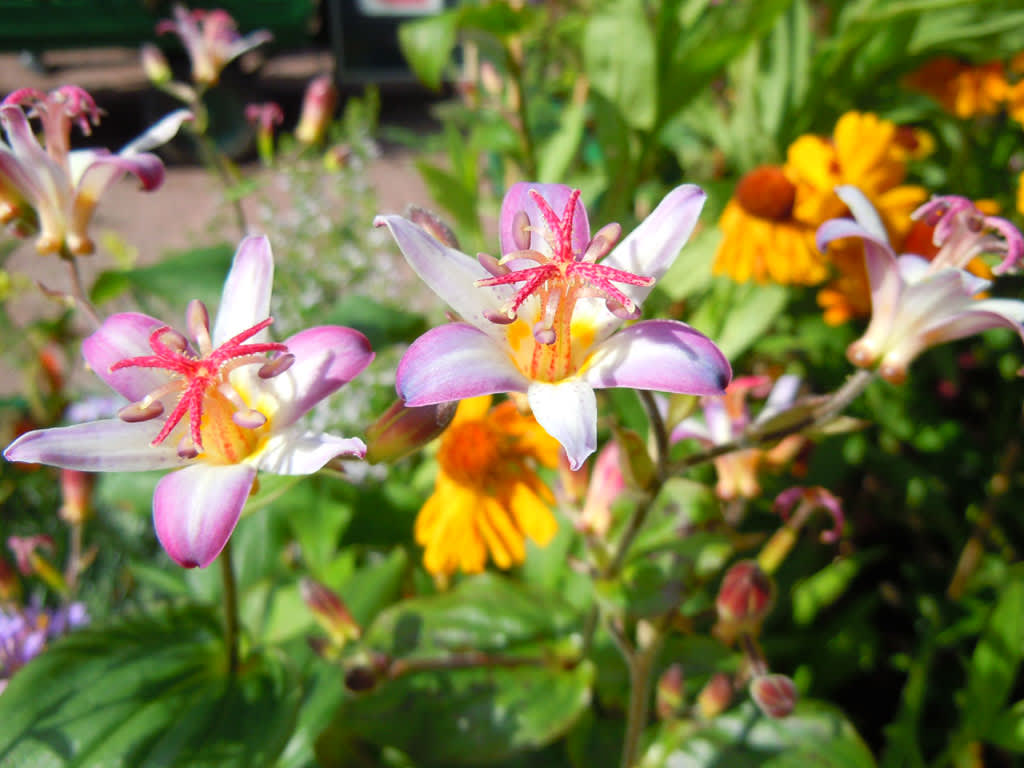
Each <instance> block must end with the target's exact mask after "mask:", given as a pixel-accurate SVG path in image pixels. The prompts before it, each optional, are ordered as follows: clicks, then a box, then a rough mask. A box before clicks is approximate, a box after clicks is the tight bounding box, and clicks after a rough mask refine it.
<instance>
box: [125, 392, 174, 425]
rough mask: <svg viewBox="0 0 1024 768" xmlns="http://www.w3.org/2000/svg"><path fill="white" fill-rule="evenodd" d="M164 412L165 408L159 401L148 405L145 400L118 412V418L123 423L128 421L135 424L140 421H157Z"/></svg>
mask: <svg viewBox="0 0 1024 768" xmlns="http://www.w3.org/2000/svg"><path fill="white" fill-rule="evenodd" d="M147 399H148V398H147ZM163 412H164V406H163V404H162V403H161V402H160V401H159V400H154V401H152V402H149V403H147V402H146V399H143V400H140V401H139V402H137V403H131V404H129V405H126V406H125V407H124V408H122V409H121V410H120V411H118V412H117V418H119V419H121V421H127V422H128V423H129V424H134V423H135V422H139V421H149V420H150V419H155V418H156V417H157V416H159V415H160V414H162V413H163Z"/></svg>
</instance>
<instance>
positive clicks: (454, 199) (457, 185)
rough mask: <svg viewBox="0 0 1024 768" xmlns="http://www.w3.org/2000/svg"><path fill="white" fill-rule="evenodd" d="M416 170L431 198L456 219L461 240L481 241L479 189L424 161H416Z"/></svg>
mask: <svg viewBox="0 0 1024 768" xmlns="http://www.w3.org/2000/svg"><path fill="white" fill-rule="evenodd" d="M416 169H417V170H418V171H419V172H420V176H422V177H423V181H424V183H425V184H426V185H427V189H429V190H430V196H431V197H432V198H434V200H436V201H437V204H438V205H440V206H441V207H442V208H444V209H445V210H446V211H448V213H450V214H451V215H452V216H453V217H454V218H455V227H456V231H457V232H458V233H459V239H460V240H462V239H463V238H470V237H472V238H473V239H475V240H479V239H481V237H482V235H481V234H480V233H481V230H480V219H479V217H478V215H477V199H478V197H479V193H478V191H477V189H476V188H475V187H473V188H469V187H467V186H466V185H465V184H464V183H463V182H462V181H461V180H460V178H459V177H458V176H456V175H454V174H452V173H448V172H447V171H443V170H441V169H440V168H437V167H435V166H433V165H430V163H427V162H426V161H424V160H417V161H416Z"/></svg>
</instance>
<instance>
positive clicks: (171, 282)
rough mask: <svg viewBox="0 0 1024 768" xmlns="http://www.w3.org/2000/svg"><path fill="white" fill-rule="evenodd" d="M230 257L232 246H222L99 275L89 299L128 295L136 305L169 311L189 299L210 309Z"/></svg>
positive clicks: (186, 252)
mask: <svg viewBox="0 0 1024 768" xmlns="http://www.w3.org/2000/svg"><path fill="white" fill-rule="evenodd" d="M234 253H235V248H234V246H232V245H228V244H227V243H225V244H223V245H215V246H211V247H209V248H196V249H193V250H188V251H174V252H172V253H169V254H167V256H166V257H165V258H163V259H161V260H160V261H159V262H158V263H156V264H153V265H151V266H148V267H139V268H137V269H128V270H120V271H118V270H111V271H107V272H102V273H100V275H99V277H97V278H96V282H95V283H94V284H93V287H92V290H91V291H90V298H91V299H92V301H93V302H94V303H96V304H102V303H103V302H105V301H109V300H110V299H114V298H117V297H118V296H120V295H121V294H123V293H125V292H128V291H130V292H131V293H132V294H133V295H134V296H135V297H136V298H137V299H138V300H139V301H140V302H143V303H147V302H150V301H152V300H153V299H159V300H162V301H163V302H165V303H166V304H167V305H168V306H170V307H181V311H184V307H185V305H186V304H188V302H189V301H190V300H192V299H200V300H202V301H203V302H205V303H206V304H207V305H209V306H210V307H211V308H213V307H216V306H217V304H218V302H219V301H220V294H221V288H222V287H223V285H224V278H225V277H226V276H227V273H228V269H229V268H230V266H231V259H232V257H233V256H234Z"/></svg>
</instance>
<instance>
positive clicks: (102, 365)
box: [82, 312, 168, 402]
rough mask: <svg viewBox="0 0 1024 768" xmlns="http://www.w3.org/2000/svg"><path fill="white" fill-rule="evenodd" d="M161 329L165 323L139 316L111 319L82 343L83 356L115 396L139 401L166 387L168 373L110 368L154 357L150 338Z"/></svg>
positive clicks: (134, 313) (126, 314)
mask: <svg viewBox="0 0 1024 768" xmlns="http://www.w3.org/2000/svg"><path fill="white" fill-rule="evenodd" d="M163 325H166V323H164V322H163V321H161V320H157V319H156V318H155V317H150V316H149V315H143V314H141V313H139V312H122V313H120V314H117V315H111V316H110V317H108V318H107V319H106V320H104V321H103V325H101V326H100V327H99V329H98V330H97V331H95V332H94V333H93V334H92V335H90V336H89V337H88V338H86V339H85V341H83V342H82V356H83V357H85V361H86V362H87V363H88V364H89V367H90V368H92V369H93V371H95V373H96V375H97V376H99V377H100V378H101V379H103V381H105V382H106V383H107V385H109V386H110V387H111V388H112V389H113V390H114V391H115V392H117V393H118V394H120V395H124V397H126V398H128V399H129V400H131V401H133V402H134V401H136V400H141V399H142V398H143V397H145V396H146V395H148V394H149V393H150V392H152V391H153V390H154V389H156V388H157V387H159V386H161V385H163V384H165V383H167V380H168V373H167V372H166V371H161V370H158V369H155V368H122V369H120V370H118V371H114V372H113V373H111V372H110V366H112V365H113V364H114V363H116V362H119V361H121V360H124V359H125V358H129V357H141V356H143V355H151V354H153V350H152V349H150V347H149V335H150V334H151V333H152V332H153V331H155V330H156V329H157V328H159V327H161V326H163Z"/></svg>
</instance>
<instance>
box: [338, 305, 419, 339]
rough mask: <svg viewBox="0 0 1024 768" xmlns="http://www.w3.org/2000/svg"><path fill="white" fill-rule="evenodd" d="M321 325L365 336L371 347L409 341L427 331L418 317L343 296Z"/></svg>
mask: <svg viewBox="0 0 1024 768" xmlns="http://www.w3.org/2000/svg"><path fill="white" fill-rule="evenodd" d="M324 322H326V323H333V324H335V325H345V326H348V327H350V328H355V329H356V330H357V331H361V332H363V333H365V334H366V337H367V338H368V339H369V340H370V344H371V345H372V346H373V347H374V348H376V347H383V346H387V345H389V344H398V343H402V342H410V341H412V340H413V339H415V338H416V337H417V336H419V335H420V334H422V333H423V332H424V331H426V330H427V323H426V320H424V319H423V317H422V316H421V315H417V314H414V313H412V312H406V311H405V310H404V309H402V308H401V307H398V306H395V305H394V304H391V303H388V302H383V301H377V300H375V299H371V298H370V297H368V296H359V295H355V296H344V297H342V298H341V299H340V300H339V301H338V303H337V304H335V305H334V309H333V310H331V312H330V313H329V314H328V316H327V319H326V320H325V321H324Z"/></svg>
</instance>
